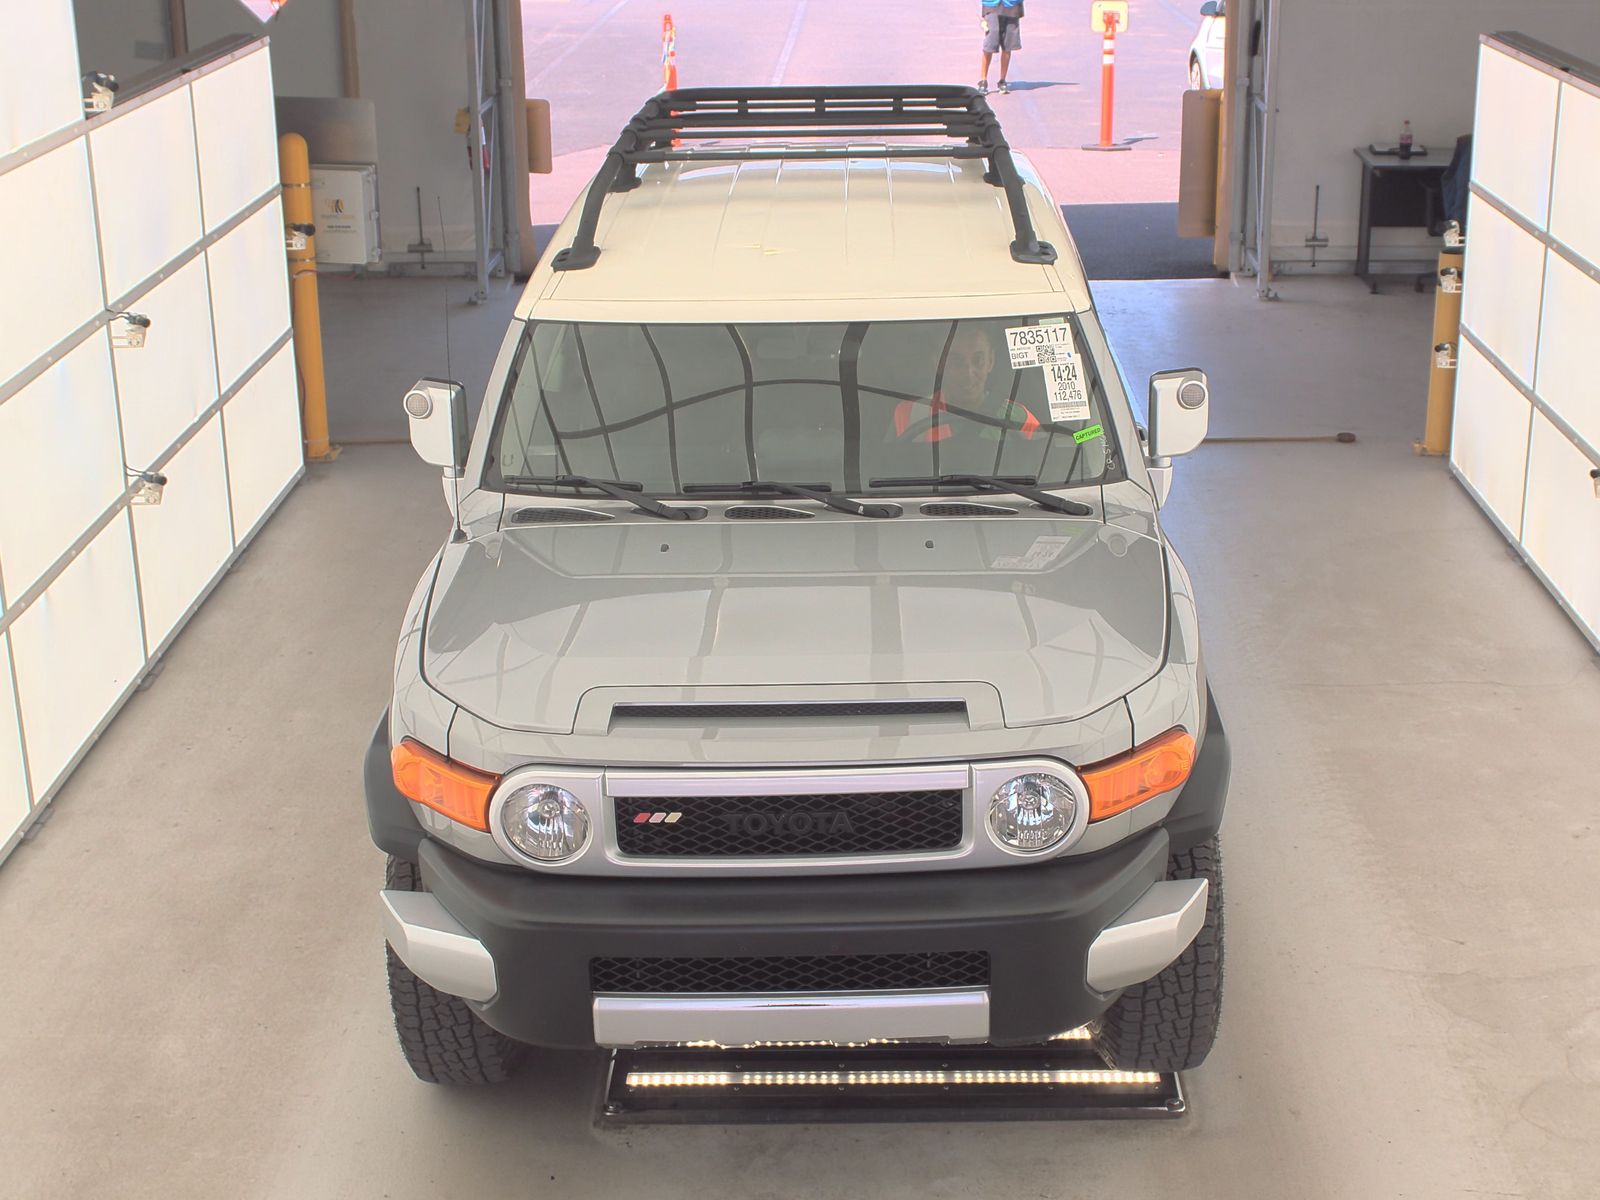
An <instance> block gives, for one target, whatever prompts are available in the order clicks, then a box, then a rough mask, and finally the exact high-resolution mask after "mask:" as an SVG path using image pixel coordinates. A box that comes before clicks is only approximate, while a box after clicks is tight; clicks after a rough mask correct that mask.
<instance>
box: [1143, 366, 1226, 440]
mask: <svg viewBox="0 0 1600 1200" xmlns="http://www.w3.org/2000/svg"><path fill="white" fill-rule="evenodd" d="M1210 401H1211V388H1210V385H1209V384H1207V383H1206V373H1205V372H1204V371H1202V370H1200V369H1199V368H1197V367H1190V368H1188V369H1187V370H1183V371H1157V372H1156V373H1155V374H1154V375H1152V376H1150V413H1149V417H1150V457H1151V458H1153V459H1156V460H1160V459H1164V458H1176V457H1177V456H1178V455H1180V454H1187V453H1189V451H1191V450H1193V449H1194V448H1195V447H1196V446H1198V445H1199V444H1200V443H1201V442H1203V441H1205V437H1206V425H1207V423H1208V421H1209V418H1210V411H1211V409H1210Z"/></svg>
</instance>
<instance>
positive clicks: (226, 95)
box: [193, 48, 278, 233]
mask: <svg viewBox="0 0 1600 1200" xmlns="http://www.w3.org/2000/svg"><path fill="white" fill-rule="evenodd" d="M193 91H194V113H195V130H196V133H197V134H198V140H199V143H200V194H201V197H202V198H203V200H204V202H205V214H206V231H207V232H208V233H209V232H210V231H211V230H213V229H215V228H217V226H219V225H221V224H222V223H223V222H224V221H226V220H228V219H229V218H230V217H232V216H234V215H235V214H237V213H238V212H239V211H240V210H241V209H243V208H244V207H245V206H246V205H248V204H249V203H250V201H252V200H254V199H256V198H257V197H258V196H260V195H261V194H262V193H263V192H265V191H266V190H267V189H268V188H270V187H272V186H273V184H275V183H277V182H278V128H277V116H276V113H275V110H274V107H273V104H274V101H273V96H272V69H271V67H270V66H269V65H268V60H267V52H266V50H265V48H263V49H261V50H258V51H256V52H255V53H254V54H251V55H248V56H246V57H244V58H241V59H239V61H238V62H235V63H230V64H229V65H228V66H226V67H223V68H222V69H221V70H218V71H213V72H212V73H211V74H209V75H206V76H203V77H201V78H200V79H197V80H195V82H194V87H193Z"/></svg>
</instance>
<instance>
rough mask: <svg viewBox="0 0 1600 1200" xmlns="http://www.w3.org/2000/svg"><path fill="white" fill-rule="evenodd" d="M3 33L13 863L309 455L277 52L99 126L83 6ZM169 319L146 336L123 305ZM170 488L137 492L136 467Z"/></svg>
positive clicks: (261, 51)
mask: <svg viewBox="0 0 1600 1200" xmlns="http://www.w3.org/2000/svg"><path fill="white" fill-rule="evenodd" d="M25 15H26V17H27V22H26V23H27V26H28V28H27V30H26V32H27V34H28V35H29V36H28V40H27V42H26V44H25V45H26V52H14V51H15V50H16V43H15V42H11V41H3V42H0V115H3V119H0V134H3V135H4V139H5V140H4V142H0V228H6V229H11V230H25V231H27V236H22V237H15V238H13V239H12V240H11V242H10V244H9V254H10V259H9V262H8V268H9V269H8V270H7V271H6V272H5V273H4V274H0V329H3V330H4V331H5V337H4V338H3V339H0V857H4V855H5V854H6V852H7V851H8V850H9V849H10V848H11V846H12V845H14V844H15V840H16V838H17V837H18V836H19V835H20V833H21V831H22V830H23V829H24V828H25V827H26V826H27V825H28V824H29V823H30V822H31V821H32V819H33V818H34V817H35V816H36V815H37V814H38V812H39V811H40V809H41V808H42V807H43V806H44V805H45V804H46V803H48V802H49V800H50V799H51V798H52V797H53V796H54V794H55V792H56V791H57V789H58V788H59V787H60V786H61V785H62V783H63V782H64V781H65V779H66V778H67V776H68V774H69V773H70V771H71V769H72V767H73V765H74V764H75V763H76V761H77V760H78V758H79V757H80V756H81V755H82V754H83V752H84V751H85V750H86V749H87V747H88V745H89V744H90V743H91V742H92V741H93V739H94V738H95V736H96V735H97V734H98V731H99V730H100V729H101V728H103V727H104V725H105V723H106V722H107V721H109V720H110V719H111V717H112V716H113V715H114V714H115V712H116V710H117V709H118V708H119V707H120V706H121V704H122V702H123V701H124V700H125V699H126V698H127V696H128V695H129V693H130V692H131V690H132V689H133V687H134V686H135V685H136V684H137V683H138V681H139V679H140V678H141V677H142V676H143V675H144V674H145V672H146V671H147V670H148V669H149V667H150V665H151V664H152V663H153V662H154V661H155V660H156V659H157V658H158V657H159V656H160V655H161V653H162V652H163V651H164V650H165V649H166V646H167V644H168V643H169V642H170V640H171V639H172V638H173V637H174V636H176V634H177V633H178V631H179V630H180V629H181V627H182V625H183V623H184V621H185V620H186V619H187V617H188V615H189V614H190V612H192V611H193V609H194V607H195V606H196V605H197V604H198V603H199V601H200V600H201V598H202V597H203V596H204V595H205V594H206V593H207V592H208V591H209V589H210V587H211V586H212V584H213V583H214V582H215V581H216V580H218V579H219V578H220V577H221V572H222V571H223V570H224V569H225V567H226V565H227V564H228V562H229V561H231V559H232V558H233V556H234V555H235V554H236V553H237V552H238V549H239V548H240V547H241V546H242V545H243V544H244V543H245V542H246V541H247V540H248V539H249V537H250V536H251V535H252V534H253V533H254V531H255V529H256V528H257V527H258V526H259V524H260V523H261V521H262V520H264V519H265V517H266V516H267V515H268V513H269V512H270V511H271V509H272V507H273V505H274V503H275V502H276V500H277V499H278V498H280V497H281V496H282V495H283V494H284V492H285V491H286V490H287V488H288V487H289V486H291V485H292V483H293V481H294V480H295V479H296V478H297V477H298V475H299V473H300V471H301V470H302V464H301V456H300V445H301V434H300V415H299V400H298V396H297V394H296V381H295V372H294V369H293V364H292V354H293V346H292V342H291V340H290V335H289V306H288V281H287V269H286V262H285V258H284V244H283V215H282V208H281V205H280V203H279V196H278V193H279V190H280V189H279V187H278V177H277V138H276V131H275V129H274V127H273V94H272V81H271V74H270V71H269V69H268V63H267V52H266V50H265V48H264V46H263V45H262V44H260V43H259V42H258V43H257V44H256V45H255V46H254V47H253V48H251V47H249V46H246V47H245V48H244V49H242V50H240V51H238V52H237V55H229V56H226V57H225V58H222V59H218V60H216V61H214V62H210V63H205V64H196V65H195V66H194V67H193V69H192V70H190V71H188V72H186V73H185V74H184V75H182V76H180V77H176V78H173V79H171V80H168V81H163V82H162V83H161V84H160V85H158V86H156V87H154V88H151V89H149V90H147V91H145V92H143V93H142V94H136V93H134V92H133V91H132V90H125V91H124V92H123V93H122V94H121V95H120V97H119V101H118V103H117V104H116V105H115V106H114V107H113V108H112V110H111V111H110V112H109V113H106V114H103V115H100V116H97V117H95V118H93V119H92V120H85V119H84V117H83V113H82V105H81V101H80V100H79V98H78V75H79V63H78V56H77V51H76V40H75V32H74V22H73V19H72V18H73V14H72V9H71V7H70V4H69V0H30V6H29V7H28V9H27V10H26V13H25ZM122 310H127V311H131V312H134V313H139V314H141V315H144V316H148V317H149V318H150V320H151V325H150V327H149V331H148V340H147V342H146V344H145V345H144V346H143V347H133V346H127V345H118V344H117V340H118V339H117V335H118V334H120V333H121V332H122V331H123V330H125V329H126V328H127V327H126V325H125V324H124V323H123V322H122V321H120V320H118V319H117V314H118V313H119V312H120V311H122ZM146 469H148V470H154V471H159V472H160V473H162V474H164V475H165V476H166V478H167V484H166V488H165V493H164V495H163V498H162V501H161V503H160V504H158V505H138V506H135V505H133V504H132V503H131V500H132V496H133V492H134V488H133V484H132V482H131V480H130V472H133V471H140V470H146Z"/></svg>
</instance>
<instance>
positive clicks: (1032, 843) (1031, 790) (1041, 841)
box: [989, 774, 1078, 853]
mask: <svg viewBox="0 0 1600 1200" xmlns="http://www.w3.org/2000/svg"><path fill="white" fill-rule="evenodd" d="M1077 808H1078V802H1077V800H1075V799H1074V798H1073V794H1072V789H1070V788H1069V787H1068V786H1067V785H1066V784H1065V783H1064V782H1062V781H1061V780H1060V779H1057V778H1056V777H1055V776H1054V775H1044V774H1035V775H1018V776H1017V777H1016V778H1015V779H1010V780H1007V781H1006V782H1005V783H1003V784H1001V785H1000V790H999V791H997V792H995V794H994V799H993V800H991V801H989V831H990V832H991V833H993V834H994V837H995V840H996V841H997V842H999V843H1000V844H1001V845H1002V846H1005V847H1007V848H1008V849H1011V850H1020V851H1022V852H1023V853H1035V852H1037V851H1040V850H1049V849H1050V848H1051V847H1053V846H1055V845H1056V844H1057V843H1058V842H1060V841H1061V839H1062V838H1064V837H1066V836H1067V833H1068V831H1069V830H1071V828H1072V819H1073V817H1074V816H1075V815H1076V814H1077Z"/></svg>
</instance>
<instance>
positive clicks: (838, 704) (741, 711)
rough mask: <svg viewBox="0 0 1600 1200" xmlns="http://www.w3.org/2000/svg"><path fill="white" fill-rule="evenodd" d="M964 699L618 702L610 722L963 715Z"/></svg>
mask: <svg viewBox="0 0 1600 1200" xmlns="http://www.w3.org/2000/svg"><path fill="white" fill-rule="evenodd" d="M966 715H967V702H966V701H965V700H818V701H815V702H808V701H776V702H773V703H770V704H762V703H760V702H757V703H753V704H727V703H723V704H692V703H691V704H618V705H617V706H616V707H614V708H613V709H612V710H611V719H612V721H613V722H616V721H619V720H628V721H739V720H744V721H805V720H816V719H819V718H823V719H826V718H833V719H837V718H839V717H845V718H849V719H852V720H867V721H876V720H885V719H888V718H893V717H952V716H953V717H962V718H965V717H966Z"/></svg>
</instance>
